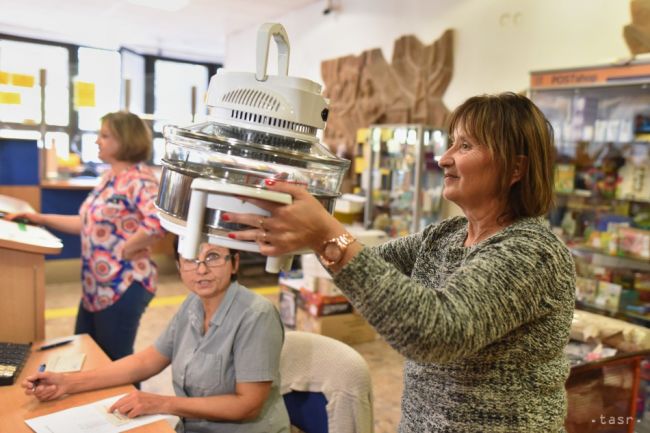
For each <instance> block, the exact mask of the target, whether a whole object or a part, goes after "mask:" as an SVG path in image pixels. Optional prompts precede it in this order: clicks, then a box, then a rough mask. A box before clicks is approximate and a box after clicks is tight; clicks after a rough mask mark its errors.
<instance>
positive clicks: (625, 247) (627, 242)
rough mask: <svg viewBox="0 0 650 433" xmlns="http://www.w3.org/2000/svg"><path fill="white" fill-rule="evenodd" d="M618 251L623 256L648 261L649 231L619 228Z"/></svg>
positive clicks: (649, 248)
mask: <svg viewBox="0 0 650 433" xmlns="http://www.w3.org/2000/svg"><path fill="white" fill-rule="evenodd" d="M618 251H619V253H621V254H623V255H628V256H632V257H638V258H641V259H650V231H648V230H641V229H635V228H631V227H619V228H618Z"/></svg>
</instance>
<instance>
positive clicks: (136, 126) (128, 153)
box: [102, 111, 153, 162]
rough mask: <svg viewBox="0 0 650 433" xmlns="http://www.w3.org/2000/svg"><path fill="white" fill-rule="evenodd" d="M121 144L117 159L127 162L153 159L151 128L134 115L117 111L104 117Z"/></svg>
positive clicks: (103, 119) (103, 120)
mask: <svg viewBox="0 0 650 433" xmlns="http://www.w3.org/2000/svg"><path fill="white" fill-rule="evenodd" d="M104 122H105V123H106V125H107V126H108V128H110V130H111V132H112V133H113V135H115V138H117V140H118V141H119V142H120V149H119V151H118V152H117V155H116V159H117V160H118V161H126V162H145V161H149V159H151V152H152V140H153V139H152V135H151V130H149V127H148V126H147V125H146V124H145V123H144V122H143V121H142V119H140V118H139V117H138V116H136V115H135V114H133V113H129V112H126V111H117V112H115V113H108V114H106V115H104V116H103V117H102V123H104Z"/></svg>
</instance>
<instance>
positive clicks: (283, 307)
mask: <svg viewBox="0 0 650 433" xmlns="http://www.w3.org/2000/svg"><path fill="white" fill-rule="evenodd" d="M299 298H300V292H299V291H298V290H295V289H293V288H291V287H289V286H285V285H282V284H280V299H279V302H278V309H279V310H280V320H282V323H283V324H284V326H285V327H286V328H289V329H296V311H297V310H298V302H299Z"/></svg>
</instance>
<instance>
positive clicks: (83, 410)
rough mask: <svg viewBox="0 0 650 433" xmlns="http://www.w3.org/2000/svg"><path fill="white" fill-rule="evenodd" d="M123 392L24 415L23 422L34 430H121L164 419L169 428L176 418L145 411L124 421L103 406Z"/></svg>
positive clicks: (97, 432)
mask: <svg viewBox="0 0 650 433" xmlns="http://www.w3.org/2000/svg"><path fill="white" fill-rule="evenodd" d="M124 395H126V394H122V395H117V396H114V397H109V398H106V399H104V400H100V401H96V402H94V403H90V404H86V405H83V406H77V407H73V408H70V409H66V410H62V411H59V412H54V413H51V414H49V415H44V416H39V417H37V418H32V419H27V420H25V423H26V424H27V425H28V426H29V427H30V428H31V429H32V430H34V432H36V433H120V432H123V431H125V430H130V429H132V428H136V427H140V426H142V425H145V424H150V423H152V422H156V421H159V420H165V421H167V422H168V423H169V425H170V426H171V427H172V428H173V427H174V426H175V425H176V423H177V422H178V417H175V416H173V415H145V416H139V417H137V418H133V419H129V420H128V421H124V420H122V419H119V418H115V417H114V416H113V415H111V414H108V413H106V408H107V407H110V406H111V405H112V404H113V403H114V402H115V401H117V400H119V399H120V398H122V397H123V396H124Z"/></svg>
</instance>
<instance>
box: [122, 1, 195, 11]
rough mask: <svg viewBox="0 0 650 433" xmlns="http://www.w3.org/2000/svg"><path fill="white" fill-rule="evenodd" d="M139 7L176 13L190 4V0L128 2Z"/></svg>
mask: <svg viewBox="0 0 650 433" xmlns="http://www.w3.org/2000/svg"><path fill="white" fill-rule="evenodd" d="M127 1H128V2H129V3H133V4H135V5H139V6H145V7H148V8H152V9H160V10H164V11H169V12H176V11H179V10H181V9H183V8H184V7H185V6H187V5H188V4H190V0H127Z"/></svg>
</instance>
